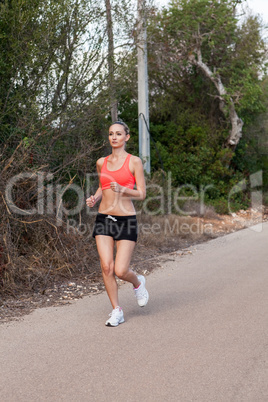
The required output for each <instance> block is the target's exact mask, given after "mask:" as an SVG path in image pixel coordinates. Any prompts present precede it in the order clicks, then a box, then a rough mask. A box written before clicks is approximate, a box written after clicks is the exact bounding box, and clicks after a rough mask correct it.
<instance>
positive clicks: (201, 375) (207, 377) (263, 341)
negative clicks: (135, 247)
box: [0, 223, 268, 402]
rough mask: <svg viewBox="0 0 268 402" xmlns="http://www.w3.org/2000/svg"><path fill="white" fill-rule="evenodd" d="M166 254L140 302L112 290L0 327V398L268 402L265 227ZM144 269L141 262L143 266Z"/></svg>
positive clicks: (15, 401) (124, 290)
mask: <svg viewBox="0 0 268 402" xmlns="http://www.w3.org/2000/svg"><path fill="white" fill-rule="evenodd" d="M191 250H192V254H187V255H184V256H179V253H178V254H170V255H166V256H165V257H163V258H162V268H159V269H158V270H156V271H155V272H154V273H152V274H151V275H149V276H148V277H147V287H148V290H149V292H150V301H149V304H148V305H147V306H146V307H144V308H140V307H138V306H137V305H136V301H135V299H134V297H133V293H132V289H131V285H129V284H126V285H123V286H122V287H121V288H120V295H121V305H122V306H123V307H124V313H125V319H126V322H125V323H124V324H121V325H120V326H119V327H117V328H108V327H105V326H104V322H105V320H106V319H107V315H108V313H109V312H110V305H109V302H108V298H107V296H106V294H105V293H103V294H100V295H98V296H93V297H85V298H84V299H82V300H79V301H75V302H74V303H73V304H72V305H70V306H64V307H58V308H56V307H51V308H47V309H39V310H36V311H35V312H34V313H32V314H30V315H29V316H26V317H24V318H23V320H21V321H19V322H13V323H8V324H2V325H0V367H1V375H0V400H1V402H19V401H23V402H24V401H25V402H32V401H34V402H35V401H53V402H54V401H55V402H59V401H64V402H69V401H71V402H73V401H74V402H84V401H109V402H110V401H112V402H113V401H115V402H121V401H124V402H128V401H146V402H147V401H154V402H155V401H161V402H162V401H176V402H178V401H179V402H188V401H202V402H203V401H204V402H210V401H211V402H217V401H223V402H229V401H230V402H235V401H243V402H258V401H261V402H267V401H268V336H267V335H268V224H267V223H266V224H264V225H263V230H262V232H260V233H258V232H256V231H254V230H252V229H245V230H242V231H239V232H236V233H233V234H230V235H227V236H225V237H221V238H218V239H215V240H212V241H210V242H208V243H205V244H202V245H199V246H197V247H193V248H192V249H191ZM144 268H146V264H145V266H144Z"/></svg>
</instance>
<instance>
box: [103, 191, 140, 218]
mask: <svg viewBox="0 0 268 402" xmlns="http://www.w3.org/2000/svg"><path fill="white" fill-rule="evenodd" d="M99 212H100V213H101V214H108V215H118V216H127V215H136V211H135V208H134V205H133V202H132V201H131V199H129V197H128V196H124V194H122V193H115V192H114V191H113V190H111V189H110V188H108V189H106V190H102V200H101V203H100V206H99Z"/></svg>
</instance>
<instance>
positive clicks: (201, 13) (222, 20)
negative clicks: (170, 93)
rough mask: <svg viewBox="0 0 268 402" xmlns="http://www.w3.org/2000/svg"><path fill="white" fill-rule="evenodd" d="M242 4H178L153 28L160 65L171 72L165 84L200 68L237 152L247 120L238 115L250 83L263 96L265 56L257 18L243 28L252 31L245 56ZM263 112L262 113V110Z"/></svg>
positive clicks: (187, 0)
mask: <svg viewBox="0 0 268 402" xmlns="http://www.w3.org/2000/svg"><path fill="white" fill-rule="evenodd" d="M237 3H238V1H236V0H220V1H218V0H177V1H173V2H171V3H170V6H169V8H168V9H167V10H164V11H163V13H162V14H161V13H160V14H159V15H158V18H156V21H157V22H156V24H157V25H155V26H154V27H155V28H154V29H155V31H154V32H155V33H154V35H156V36H155V37H154V39H156V38H157V39H156V40H157V41H158V45H157V46H158V51H157V57H158V62H157V64H160V65H161V63H162V66H161V68H162V71H163V70H164V69H165V68H166V67H167V70H168V71H170V75H169V76H167V75H166V79H167V80H168V81H169V82H170V83H171V82H173V83H174V79H173V78H174V75H175V74H176V75H177V77H180V78H179V79H180V81H181V80H183V79H185V76H187V75H188V76H189V75H191V74H192V72H193V69H194V68H196V69H197V70H199V71H200V73H201V74H203V76H204V77H206V79H208V80H209V81H210V83H211V84H212V85H213V87H214V91H213V90H212V91H213V92H214V93H210V94H209V96H213V97H214V99H217V101H218V107H219V109H220V111H221V113H222V116H223V117H224V119H225V121H226V122H229V126H230V127H229V135H228V138H226V142H225V145H226V146H227V147H229V148H231V149H235V148H236V146H237V144H238V143H239V141H240V139H241V137H242V128H243V120H242V118H241V115H240V116H239V115H238V110H241V105H242V103H243V101H244V100H245V98H246V95H247V90H248V87H247V84H249V83H250V86H251V91H253V93H254V92H255V94H256V93H258V92H259V93H260V91H259V89H260V85H259V84H260V81H259V77H258V74H259V73H260V71H261V69H262V63H263V61H264V59H265V55H266V48H265V43H264V41H263V40H262V39H261V34H260V30H261V26H260V23H259V22H258V21H257V19H256V18H255V19H254V18H252V17H250V18H249V19H248V20H247V21H246V22H245V23H244V26H249V25H250V26H251V28H252V29H253V33H252V36H251V41H250V42H249V43H250V46H249V47H248V49H247V50H248V54H247V55H246V54H245V48H244V44H245V36H246V32H245V31H244V30H242V29H240V28H239V25H238V19H237V17H236V14H235V9H236V5H237ZM248 32H249V31H248V30H247V33H248ZM159 42H160V45H159ZM247 43H248V42H247ZM242 49H243V51H242ZM160 52H161V53H162V54H160ZM249 60H250V62H249ZM256 103H259V100H258V99H256V97H255V98H253V101H252V99H251V100H250V101H249V102H248V104H247V108H249V104H251V106H252V107H253V108H255V110H256ZM258 107H259V108H260V109H261V105H259V106H258Z"/></svg>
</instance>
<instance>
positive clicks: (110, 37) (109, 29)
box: [105, 0, 118, 121]
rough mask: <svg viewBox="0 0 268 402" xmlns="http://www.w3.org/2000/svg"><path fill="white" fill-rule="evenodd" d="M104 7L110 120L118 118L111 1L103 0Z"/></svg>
mask: <svg viewBox="0 0 268 402" xmlns="http://www.w3.org/2000/svg"><path fill="white" fill-rule="evenodd" d="M105 7H106V21H107V33H108V71H109V89H110V99H111V117H112V121H116V120H118V110H117V100H116V94H115V82H114V36H113V22H112V13H111V2H110V0H105Z"/></svg>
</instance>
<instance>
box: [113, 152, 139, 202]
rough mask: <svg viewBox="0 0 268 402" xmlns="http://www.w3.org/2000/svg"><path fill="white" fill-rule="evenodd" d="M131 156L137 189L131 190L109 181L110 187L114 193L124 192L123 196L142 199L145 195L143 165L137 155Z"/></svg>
mask: <svg viewBox="0 0 268 402" xmlns="http://www.w3.org/2000/svg"><path fill="white" fill-rule="evenodd" d="M132 158H133V168H134V177H135V180H136V187H137V189H135V190H132V189H131V188H127V187H123V186H120V184H118V183H116V182H112V183H111V189H112V190H113V191H114V192H116V193H121V194H124V196H128V197H130V198H133V199H135V200H144V199H145V197H146V185H145V178H144V170H143V165H142V162H141V160H140V158H139V157H137V156H132Z"/></svg>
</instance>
